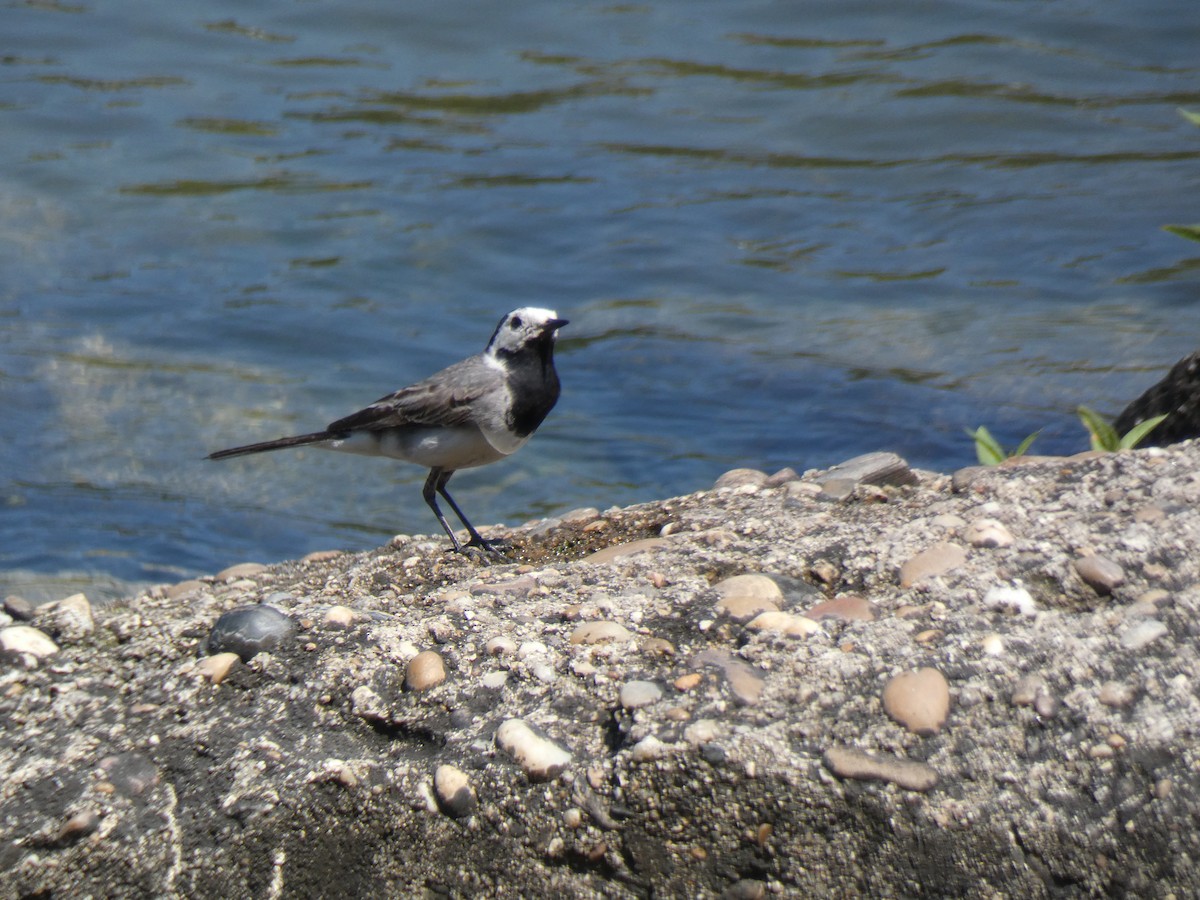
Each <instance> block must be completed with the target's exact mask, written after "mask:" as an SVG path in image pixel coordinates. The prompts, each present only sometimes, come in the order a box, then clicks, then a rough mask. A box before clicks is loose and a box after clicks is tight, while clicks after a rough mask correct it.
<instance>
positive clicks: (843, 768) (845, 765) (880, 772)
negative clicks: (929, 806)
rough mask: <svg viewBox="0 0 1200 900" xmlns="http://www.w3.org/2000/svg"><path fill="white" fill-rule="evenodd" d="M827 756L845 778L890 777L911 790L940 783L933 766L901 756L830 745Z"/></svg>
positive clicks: (836, 771) (897, 783)
mask: <svg viewBox="0 0 1200 900" xmlns="http://www.w3.org/2000/svg"><path fill="white" fill-rule="evenodd" d="M823 758H824V761H825V765H826V767H828V768H829V770H830V771H832V772H833V773H834V774H835V775H840V776H841V777H842V778H854V779H858V780H863V781H872V780H874V781H890V782H891V783H892V784H895V785H899V786H900V787H902V788H905V789H906V790H910V791H928V790H930V789H932V788H934V787H935V786H936V785H937V783H938V774H937V772H936V771H935V770H934V769H933V768H932V767H931V766H928V765H926V764H925V763H923V762H916V761H914V760H911V759H902V758H901V757H898V756H891V755H886V754H882V753H865V752H863V751H862V750H855V749H854V748H852V747H830V748H829V749H827V750H826V751H825V754H824V757H823Z"/></svg>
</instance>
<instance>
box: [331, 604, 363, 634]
mask: <svg viewBox="0 0 1200 900" xmlns="http://www.w3.org/2000/svg"><path fill="white" fill-rule="evenodd" d="M356 618H358V615H357V614H356V613H355V612H354V610H352V609H351V608H350V607H348V606H331V607H329V609H327V610H326V611H325V627H326V628H341V629H345V628H350V627H352V626H353V625H354V620H355V619H356Z"/></svg>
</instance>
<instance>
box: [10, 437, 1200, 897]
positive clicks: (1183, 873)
mask: <svg viewBox="0 0 1200 900" xmlns="http://www.w3.org/2000/svg"><path fill="white" fill-rule="evenodd" d="M501 535H502V536H505V537H508V538H509V539H510V540H511V541H512V545H513V548H512V559H513V561H512V562H505V563H500V564H491V565H488V564H485V563H482V562H481V561H479V560H477V559H471V558H464V557H461V556H456V555H454V554H451V553H448V552H446V546H445V541H444V539H442V538H436V537H410V536H400V537H397V538H396V539H395V540H394V541H392V542H391V543H390V544H389V545H388V546H385V547H382V548H380V549H378V550H376V551H373V552H369V553H358V554H342V553H337V552H330V553H325V554H314V555H312V556H309V557H307V558H305V559H303V560H300V561H296V562H288V563H281V564H278V565H272V566H261V565H255V564H243V565H239V566H234V567H232V568H231V569H229V570H227V571H225V572H222V573H218V574H217V575H215V576H213V577H211V578H205V579H200V580H196V581H188V582H184V583H182V584H177V585H171V586H163V587H160V588H157V589H155V590H153V591H151V592H149V593H148V594H145V595H143V596H139V597H134V598H130V599H129V600H128V601H127V602H126V603H124V604H119V605H115V606H106V607H102V608H92V607H91V605H90V604H89V603H88V602H87V600H86V598H83V597H82V596H77V597H74V598H66V599H64V600H63V601H61V602H59V603H57V604H52V605H50V606H46V607H40V608H38V609H33V608H31V607H30V606H29V605H28V604H23V603H22V602H21V601H20V600H19V598H9V600H8V601H6V605H5V612H4V614H3V615H0V725H2V727H0V896H3V897H40V898H49V897H171V896H182V897H223V898H241V897H247V898H249V897H255V898H263V897H334V896H337V897H347V896H396V897H420V896H453V897H459V896H468V895H481V896H497V897H524V896H531V895H539V894H540V895H543V896H554V897H592V896H595V897H651V896H653V897H708V896H712V897H722V896H724V897H737V898H752V897H766V896H773V895H782V896H839V897H847V896H871V897H912V896H944V897H962V896H967V895H977V896H984V897H1008V896H1020V897H1024V898H1038V897H1076V896H1108V895H1117V896H1124V895H1128V894H1135V893H1136V894H1139V895H1141V896H1144V897H1169V896H1172V895H1173V896H1176V897H1181V898H1182V897H1187V896H1195V895H1196V894H1197V893H1200V871H1198V870H1197V860H1198V859H1200V846H1198V845H1200V827H1198V826H1200V807H1198V804H1200V742H1198V741H1197V734H1198V733H1200V697H1198V691H1200V654H1198V652H1197V640H1196V635H1197V632H1198V630H1200V616H1198V612H1200V446H1198V445H1197V444H1196V443H1194V442H1193V443H1186V444H1181V445H1176V446H1172V447H1168V448H1163V449H1159V448H1154V449H1149V450H1144V451H1134V452H1122V453H1119V454H1107V455H1105V454H1084V455H1082V456H1080V457H1072V458H1054V459H1041V460H1026V461H1023V462H1022V464H1020V465H1013V466H1007V465H1006V466H1002V467H998V468H994V469H980V468H971V469H966V470H962V471H960V472H957V473H954V474H953V475H942V474H935V473H930V472H920V471H912V470H910V469H909V468H908V467H907V466H906V465H904V464H903V462H902V461H900V460H898V459H896V458H894V457H889V456H887V455H879V456H876V457H873V458H871V459H867V460H859V461H853V462H852V463H851V464H847V465H846V466H845V467H840V468H838V469H835V470H831V471H829V472H813V473H807V474H806V475H805V476H803V477H797V476H796V475H795V473H792V472H790V471H784V472H781V473H776V474H775V475H772V476H770V477H768V476H767V475H766V474H764V473H759V472H753V471H748V470H737V471H735V472H731V473H729V474H727V475H726V476H724V477H723V478H722V479H721V480H720V482H718V484H717V485H716V486H715V487H714V488H713V489H712V490H707V491H702V492H699V493H696V494H692V495H689V496H685V497H677V498H673V499H670V500H664V501H661V502H656V503H649V504H644V505H640V506H635V507H630V508H627V509H612V510H607V511H605V512H599V511H597V510H577V511H575V512H572V513H570V514H567V515H565V516H563V517H561V518H559V519H554V520H547V521H542V522H534V523H529V524H527V525H525V526H521V527H519V528H516V529H500V528H497V529H493V530H492V531H491V532H490V536H493V537H495V536H501ZM231 613H233V615H230V614H231Z"/></svg>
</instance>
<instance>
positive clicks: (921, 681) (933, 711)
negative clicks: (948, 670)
mask: <svg viewBox="0 0 1200 900" xmlns="http://www.w3.org/2000/svg"><path fill="white" fill-rule="evenodd" d="M883 708H884V711H885V712H887V714H888V715H889V716H891V717H892V718H893V719H895V720H896V721H897V722H899V723H900V724H901V725H903V726H904V727H905V728H907V729H908V730H909V731H911V732H912V733H913V734H936V733H937V732H938V731H940V730H941V727H942V725H943V724H945V722H946V717H947V715H949V713H950V685H949V684H947V682H946V677H945V676H944V675H943V674H942V673H941V672H939V671H938V670H937V669H932V668H928V667H926V668H923V669H917V670H916V671H915V672H902V673H901V674H899V675H897V676H895V677H894V678H892V679H891V680H890V681H889V682H888V683H887V686H886V687H884V689H883Z"/></svg>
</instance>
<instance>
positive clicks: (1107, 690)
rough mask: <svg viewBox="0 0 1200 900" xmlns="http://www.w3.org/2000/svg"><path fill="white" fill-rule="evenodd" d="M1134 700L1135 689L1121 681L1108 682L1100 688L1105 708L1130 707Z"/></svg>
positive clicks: (1101, 699) (1101, 700)
mask: <svg viewBox="0 0 1200 900" xmlns="http://www.w3.org/2000/svg"><path fill="white" fill-rule="evenodd" d="M1133 698H1134V690H1133V688H1131V687H1130V686H1129V685H1127V684H1124V683H1122V682H1120V681H1106V682H1104V684H1102V685H1101V686H1100V702H1101V703H1103V704H1104V705H1105V706H1114V707H1121V706H1128V705H1129V704H1130V703H1132V702H1133Z"/></svg>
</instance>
